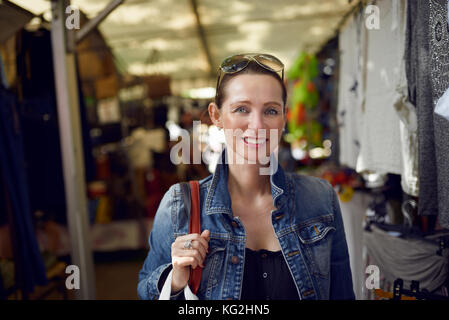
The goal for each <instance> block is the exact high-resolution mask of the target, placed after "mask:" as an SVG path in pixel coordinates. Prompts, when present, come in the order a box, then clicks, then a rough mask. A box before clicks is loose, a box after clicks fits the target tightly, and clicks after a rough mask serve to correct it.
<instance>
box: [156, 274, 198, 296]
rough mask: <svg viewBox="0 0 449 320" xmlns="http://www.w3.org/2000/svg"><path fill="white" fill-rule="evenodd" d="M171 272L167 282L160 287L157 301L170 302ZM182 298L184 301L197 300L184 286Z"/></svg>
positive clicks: (187, 287) (188, 288)
mask: <svg viewBox="0 0 449 320" xmlns="http://www.w3.org/2000/svg"><path fill="white" fill-rule="evenodd" d="M172 273H173V270H171V271H170V273H169V274H168V276H167V280H165V283H164V286H163V287H162V290H161V294H160V296H159V300H170V296H171V279H172ZM184 296H185V298H186V300H198V297H197V296H196V295H195V294H194V293H193V292H192V290H190V287H189V285H186V286H185V288H184Z"/></svg>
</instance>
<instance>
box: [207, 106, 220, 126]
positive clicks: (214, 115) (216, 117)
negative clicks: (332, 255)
mask: <svg viewBox="0 0 449 320" xmlns="http://www.w3.org/2000/svg"><path fill="white" fill-rule="evenodd" d="M207 110H208V111H209V117H210V119H211V120H212V123H213V124H214V125H215V126H217V127H219V128H223V124H222V123H221V113H220V110H219V109H218V106H217V105H216V104H215V102H211V103H209V106H208V107H207Z"/></svg>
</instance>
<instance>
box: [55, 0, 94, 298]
mask: <svg viewBox="0 0 449 320" xmlns="http://www.w3.org/2000/svg"><path fill="white" fill-rule="evenodd" d="M51 5H52V16H53V17H52V25H51V41H52V50H53V68H54V73H55V88H56V101H57V105H58V122H59V134H60V141H61V152H62V164H63V170H64V187H65V195H66V205H67V223H68V228H69V233H70V244H71V258H72V264H74V265H76V266H78V268H79V275H80V278H79V280H80V288H79V289H75V296H76V298H77V299H95V274H94V266H93V257H92V249H91V243H90V239H91V238H90V232H89V231H90V230H89V222H88V212H87V199H86V183H85V178H84V163H83V159H84V157H83V145H82V140H81V124H80V117H79V114H80V113H79V101H78V86H77V81H76V68H75V56H74V54H73V53H71V52H68V50H67V43H66V38H67V32H68V31H69V30H67V29H66V27H65V20H66V16H65V8H66V7H67V6H68V5H70V0H52V2H51Z"/></svg>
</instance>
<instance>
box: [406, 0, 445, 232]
mask: <svg viewBox="0 0 449 320" xmlns="http://www.w3.org/2000/svg"><path fill="white" fill-rule="evenodd" d="M447 14H448V7H447V0H429V1H417V0H413V1H408V10H407V35H406V52H405V57H406V74H407V81H408V88H409V98H410V101H411V102H412V103H413V104H414V105H415V106H416V114H417V119H418V156H419V164H418V172H419V184H420V187H419V214H420V215H438V222H439V224H440V225H441V226H443V227H445V228H449V193H448V192H447V190H449V167H448V165H447V164H448V154H449V137H448V132H449V122H448V121H447V120H446V119H444V117H440V116H438V115H437V116H435V115H434V110H435V106H436V105H437V102H438V100H439V99H440V97H441V96H442V95H443V94H444V92H445V91H446V90H447V89H448V88H449V50H448V48H449V27H447V26H448V25H447ZM438 110H440V109H438Z"/></svg>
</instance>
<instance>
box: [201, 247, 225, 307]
mask: <svg viewBox="0 0 449 320" xmlns="http://www.w3.org/2000/svg"><path fill="white" fill-rule="evenodd" d="M225 251H226V241H225V240H222V239H213V238H211V239H210V240H209V253H208V254H207V255H206V260H205V266H204V269H203V272H202V275H201V284H200V287H199V290H198V291H199V292H198V293H199V296H200V299H211V297H212V291H213V289H214V288H215V287H216V286H217V285H218V283H219V281H220V279H221V277H220V274H222V272H223V267H224V263H223V262H224V261H225Z"/></svg>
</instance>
